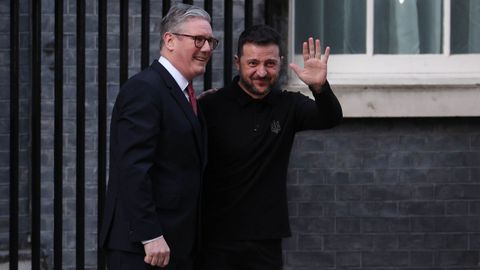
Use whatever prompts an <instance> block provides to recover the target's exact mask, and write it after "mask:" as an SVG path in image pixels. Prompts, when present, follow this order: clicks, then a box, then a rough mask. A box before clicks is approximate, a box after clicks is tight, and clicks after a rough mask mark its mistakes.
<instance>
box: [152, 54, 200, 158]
mask: <svg viewBox="0 0 480 270" xmlns="http://www.w3.org/2000/svg"><path fill="white" fill-rule="evenodd" d="M152 68H154V69H155V70H157V71H158V72H159V74H160V75H161V76H162V78H163V81H164V82H165V84H166V86H167V88H168V91H170V95H171V96H172V97H173V99H174V100H175V101H176V102H177V104H178V106H179V107H180V108H181V109H182V111H183V113H184V114H185V117H186V118H187V119H188V121H189V122H190V124H191V125H192V127H193V133H194V135H195V140H196V144H197V148H198V153H199V156H200V160H202V161H203V162H205V160H206V159H205V157H204V155H205V143H204V136H203V135H204V134H203V132H202V127H201V125H200V121H199V118H197V116H196V115H195V113H194V112H193V109H192V106H191V105H190V103H189V102H188V100H187V98H186V97H185V95H184V94H183V91H182V90H181V89H180V87H179V86H178V84H177V82H176V81H175V80H174V79H173V77H172V76H171V75H170V73H168V71H167V70H166V69H165V68H164V67H163V66H162V65H161V64H160V63H159V62H158V61H157V60H155V61H154V62H153V64H152Z"/></svg>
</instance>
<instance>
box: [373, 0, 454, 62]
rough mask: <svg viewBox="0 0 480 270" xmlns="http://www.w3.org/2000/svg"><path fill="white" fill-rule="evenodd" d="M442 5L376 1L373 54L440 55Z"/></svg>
mask: <svg viewBox="0 0 480 270" xmlns="http://www.w3.org/2000/svg"><path fill="white" fill-rule="evenodd" d="M442 2H443V1H441V0H375V15H374V16H375V17H374V53H377V54H426V53H429V54H433V53H434V54H439V53H442V6H443V3H442ZM453 2H454V1H453Z"/></svg>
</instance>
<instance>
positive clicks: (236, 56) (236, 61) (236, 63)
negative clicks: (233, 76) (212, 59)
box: [233, 54, 240, 70]
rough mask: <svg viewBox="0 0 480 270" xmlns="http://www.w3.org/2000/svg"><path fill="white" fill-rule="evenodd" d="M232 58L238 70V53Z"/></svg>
mask: <svg viewBox="0 0 480 270" xmlns="http://www.w3.org/2000/svg"><path fill="white" fill-rule="evenodd" d="M233 58H234V60H235V66H236V67H237V70H240V57H238V55H236V54H235V55H234V56H233Z"/></svg>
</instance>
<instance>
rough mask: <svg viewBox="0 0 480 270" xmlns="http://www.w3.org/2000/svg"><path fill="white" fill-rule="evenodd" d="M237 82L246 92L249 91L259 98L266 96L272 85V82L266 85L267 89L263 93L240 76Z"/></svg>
mask: <svg viewBox="0 0 480 270" xmlns="http://www.w3.org/2000/svg"><path fill="white" fill-rule="evenodd" d="M239 83H240V84H241V85H242V86H243V87H244V88H245V90H246V91H247V92H249V93H250V94H253V95H254V96H256V97H261V98H263V97H265V96H267V95H268V93H270V91H272V88H273V86H274V84H270V85H269V86H268V88H267V90H266V91H265V92H264V93H262V92H260V91H259V90H258V89H257V88H255V86H253V84H251V83H248V82H247V81H245V80H243V77H242V76H240V81H239Z"/></svg>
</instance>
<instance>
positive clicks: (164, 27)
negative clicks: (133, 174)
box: [160, 3, 212, 49]
mask: <svg viewBox="0 0 480 270" xmlns="http://www.w3.org/2000/svg"><path fill="white" fill-rule="evenodd" d="M190 18H202V19H205V20H206V21H208V22H209V23H211V21H212V19H211V17H210V15H209V14H208V12H206V11H205V10H203V9H202V8H199V7H196V6H192V5H188V4H183V3H176V4H175V5H173V6H172V7H171V8H170V9H169V10H168V13H167V15H165V17H163V19H162V24H161V31H160V34H161V36H160V49H162V47H163V35H165V33H166V32H170V33H173V32H177V31H178V30H179V28H180V26H181V25H182V24H183V23H184V22H186V21H187V20H188V19H190Z"/></svg>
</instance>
